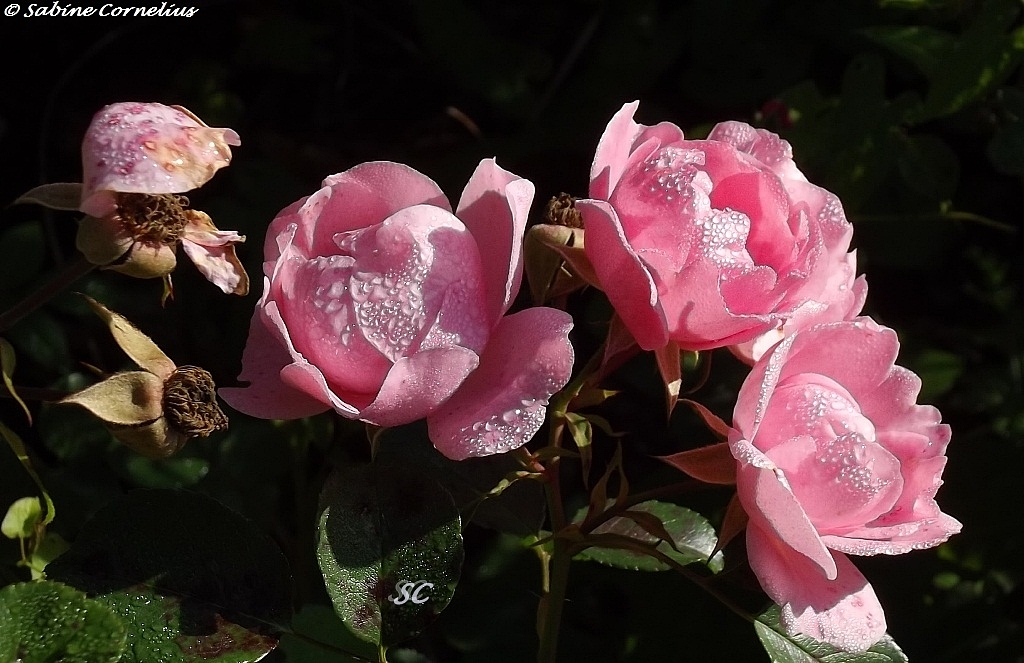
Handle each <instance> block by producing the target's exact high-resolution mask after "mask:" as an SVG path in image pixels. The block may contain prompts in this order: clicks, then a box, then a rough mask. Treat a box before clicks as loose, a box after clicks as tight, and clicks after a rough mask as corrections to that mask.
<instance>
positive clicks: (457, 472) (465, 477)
mask: <svg viewBox="0 0 1024 663" xmlns="http://www.w3.org/2000/svg"><path fill="white" fill-rule="evenodd" d="M375 457H376V459H377V460H378V461H383V462H393V463H396V464H405V465H414V466H416V468H417V469H418V471H419V472H421V473H423V474H425V475H426V476H429V477H430V478H432V479H433V480H434V481H436V482H437V483H439V484H441V486H443V487H444V489H445V490H447V491H448V492H449V493H450V494H451V496H452V499H454V500H455V504H456V506H457V507H458V508H459V513H460V514H462V519H463V520H465V521H472V522H473V523H476V524H477V525H480V526H482V527H488V528H490V529H495V530H498V531H499V532H507V533H509V534H514V535H516V536H529V535H530V534H536V533H537V530H538V529H540V527H541V524H542V522H543V520H544V513H545V508H546V506H545V499H544V489H543V487H542V486H541V485H540V483H539V482H537V481H529V480H519V481H515V482H513V483H511V484H510V485H507V486H506V487H505V489H504V490H502V491H501V492H500V494H498V493H495V492H494V489H495V487H497V486H499V485H501V484H502V483H505V484H508V478H509V476H510V475H514V473H516V472H517V471H519V470H521V469H522V465H521V464H520V463H519V462H518V461H517V460H516V459H515V457H514V456H513V455H512V454H495V455H493V456H485V457H482V458H467V459H466V460H459V461H455V460H451V459H449V458H445V457H444V456H443V455H442V454H441V453H440V452H439V451H438V450H437V449H435V448H434V446H433V445H432V444H430V442H429V441H428V440H427V438H426V435H419V434H416V429H415V427H406V428H403V429H395V428H389V429H387V431H386V433H385V434H384V435H383V436H382V437H381V441H380V444H379V446H378V449H377V455H376V456H375Z"/></svg>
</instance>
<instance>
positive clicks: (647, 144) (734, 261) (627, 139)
mask: <svg viewBox="0 0 1024 663" xmlns="http://www.w3.org/2000/svg"><path fill="white" fill-rule="evenodd" d="M637 106H638V104H637V103H636V102H634V103H631V104H626V105H625V106H623V108H622V109H621V110H620V111H619V112H618V113H616V114H615V116H614V117H613V118H612V120H611V121H610V122H609V123H608V126H607V128H606V129H605V132H604V135H603V136H602V137H601V141H600V143H599V144H598V147H597V151H596V154H595V157H594V163H593V166H592V168H591V172H590V177H591V179H590V199H588V200H580V201H577V203H576V207H577V209H579V210H580V212H581V213H582V216H583V225H584V228H585V229H586V243H585V247H586V252H587V255H588V256H589V258H590V261H591V263H592V264H593V267H594V270H595V272H596V274H597V277H598V279H599V281H600V285H601V288H602V289H603V290H604V291H605V292H606V294H607V295H608V298H609V300H610V301H611V303H612V305H613V306H614V307H615V309H616V312H617V313H618V314H619V316H620V317H621V318H622V320H623V322H624V323H625V324H626V326H627V327H628V328H629V330H630V332H631V333H632V334H633V335H634V336H635V337H636V340H637V343H638V344H639V345H640V346H641V347H642V348H644V349H646V350H655V349H658V348H661V347H664V346H665V345H666V344H667V343H668V342H669V341H674V342H676V343H678V345H679V346H680V347H681V348H682V349H685V350H705V349H710V348H716V347H724V346H729V345H736V344H740V343H745V342H753V341H754V340H755V339H756V338H757V337H759V336H761V335H762V334H766V333H772V332H775V331H776V330H779V329H780V328H784V325H785V322H786V321H787V320H789V319H791V318H793V317H794V316H795V315H796V314H795V312H796V311H797V310H800V308H801V307H802V306H807V307H808V309H809V310H810V309H813V311H814V312H815V316H817V314H818V313H820V309H821V308H822V307H824V308H828V309H833V313H831V314H829V315H830V316H831V317H828V319H829V320H839V319H843V318H844V317H847V316H848V315H852V314H850V313H849V312H850V311H853V314H856V312H858V311H859V310H860V305H861V304H862V303H863V293H864V286H863V282H860V285H856V286H855V285H854V283H853V280H852V279H853V270H854V263H853V256H852V255H850V254H848V253H847V251H848V249H849V245H850V238H851V236H852V233H853V228H852V226H851V224H850V223H849V222H848V221H847V220H846V217H845V215H844V213H843V209H842V206H841V205H840V203H839V200H838V199H837V198H836V197H835V196H834V195H833V194H831V193H829V192H828V191H826V190H824V189H822V188H820V187H818V186H815V185H813V184H811V183H809V182H808V181H807V179H806V178H805V177H804V176H803V174H802V173H801V172H800V171H799V170H798V169H797V167H796V165H795V164H794V163H793V159H792V151H791V149H790V146H789V144H788V143H787V142H786V141H784V140H782V139H780V138H779V137H778V136H776V135H775V134H773V133H771V132H768V131H765V130H763V129H755V128H753V127H751V126H749V125H746V124H743V123H740V122H726V123H722V124H719V125H718V126H716V127H715V128H714V129H713V130H712V132H711V134H710V135H709V136H708V138H707V140H685V139H684V138H683V133H682V131H681V130H680V129H679V128H678V127H677V126H675V125H674V124H671V123H668V122H662V123H661V124H658V125H656V126H651V127H648V126H644V125H641V124H637V123H636V122H634V121H633V114H634V113H635V112H636V109H637ZM833 291H834V292H833ZM808 302H817V304H815V305H809V304H808ZM809 315H810V314H809ZM813 321H814V322H819V321H821V319H820V318H819V317H814V320H813ZM779 336H780V337H781V334H780V335H779ZM777 340H778V338H773V339H772V342H774V341H777ZM764 345H766V343H761V344H759V345H758V347H757V348H756V350H755V349H753V348H749V349H745V350H741V351H740V352H739V354H741V356H743V355H744V354H746V355H749V356H750V357H749V358H752V357H753V355H754V354H755V353H756V351H761V352H763V350H764V349H765V348H764V347H763V346H764Z"/></svg>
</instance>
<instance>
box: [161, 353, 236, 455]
mask: <svg viewBox="0 0 1024 663" xmlns="http://www.w3.org/2000/svg"><path fill="white" fill-rule="evenodd" d="M163 406H164V416H165V417H167V420H168V421H169V422H170V423H171V425H172V426H174V427H175V428H177V429H178V430H180V431H181V432H182V433H184V434H185V436H186V437H206V436H207V435H209V434H210V433H212V432H213V431H216V430H224V429H225V428H227V427H228V418H227V417H226V416H225V415H224V412H223V411H221V409H220V406H219V405H217V393H216V386H215V385H214V384H213V376H211V375H210V374H209V373H208V372H207V371H205V370H203V369H201V368H199V367H198V366H179V367H178V368H177V369H175V371H174V372H173V373H171V376H170V377H169V378H167V380H166V381H165V382H164V400H163Z"/></svg>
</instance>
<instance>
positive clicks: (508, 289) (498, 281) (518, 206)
mask: <svg viewBox="0 0 1024 663" xmlns="http://www.w3.org/2000/svg"><path fill="white" fill-rule="evenodd" d="M533 195H534V186H533V183H532V182H530V181H529V180H526V179H523V178H521V177H519V176H518V175H515V174H513V173H511V172H509V171H507V170H505V169H503V168H501V167H499V166H498V164H497V162H496V161H495V160H494V159H484V160H483V161H481V162H480V164H479V165H478V166H477V167H476V170H475V171H473V175H472V176H470V178H469V182H468V183H467V184H466V188H465V189H464V190H463V192H462V197H461V198H460V199H459V205H458V208H457V210H456V213H455V215H456V216H458V217H459V219H461V220H462V222H463V223H464V224H466V227H467V228H469V231H470V232H471V233H473V237H474V238H475V239H476V242H477V246H478V247H479V248H480V256H481V257H482V258H483V273H484V282H485V283H486V284H487V312H488V315H489V319H490V320H491V321H492V324H496V323H497V322H498V320H499V319H500V318H501V316H502V315H504V314H505V312H506V311H508V308H509V307H510V306H511V305H512V300H513V299H515V296H516V294H518V292H519V286H520V283H521V282H522V278H523V234H524V233H525V232H526V221H527V216H528V215H529V213H530V205H531V204H532V203H533Z"/></svg>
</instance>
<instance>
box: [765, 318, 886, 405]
mask: <svg viewBox="0 0 1024 663" xmlns="http://www.w3.org/2000/svg"><path fill="white" fill-rule="evenodd" d="M807 332H808V333H802V334H797V335H796V337H795V338H796V342H795V343H794V344H793V347H792V349H791V350H790V352H789V357H788V358H787V359H786V367H785V374H786V375H795V374H797V373H821V374H822V375H827V376H828V377H830V378H832V379H833V380H835V381H836V382H838V383H839V384H841V385H843V386H844V387H845V388H846V389H847V390H849V392H850V393H851V394H853V396H854V397H855V398H856V399H857V401H858V403H861V408H862V409H863V410H864V413H865V415H867V416H868V418H870V419H872V421H874V420H875V418H876V416H877V415H876V414H875V413H873V412H871V411H870V409H869V408H868V406H867V404H866V403H865V402H862V400H868V398H869V396H870V394H871V393H872V392H873V391H875V390H876V389H878V387H879V385H881V384H882V382H883V381H884V380H885V379H886V377H887V376H888V374H889V372H890V370H891V369H892V366H893V363H894V362H895V361H896V355H897V353H898V351H899V345H900V344H899V340H898V339H897V338H896V332H894V331H893V330H891V329H888V328H886V327H881V326H879V325H878V324H877V323H876V322H875V321H874V320H871V319H870V318H857V319H856V320H853V321H850V322H838V323H831V324H827V325H819V326H815V327H812V328H811V329H809V330H807ZM810 332H813V333H810ZM836 357H842V361H836Z"/></svg>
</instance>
